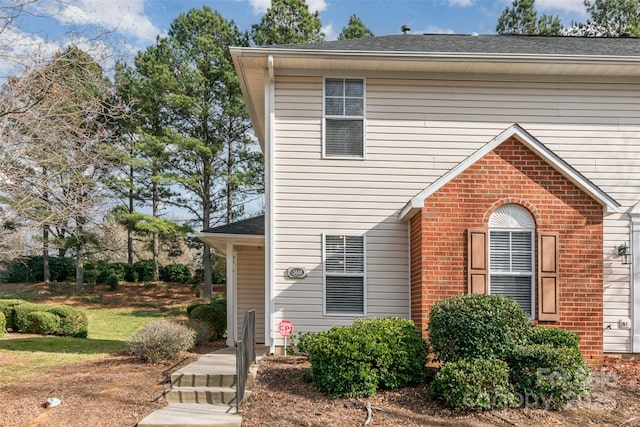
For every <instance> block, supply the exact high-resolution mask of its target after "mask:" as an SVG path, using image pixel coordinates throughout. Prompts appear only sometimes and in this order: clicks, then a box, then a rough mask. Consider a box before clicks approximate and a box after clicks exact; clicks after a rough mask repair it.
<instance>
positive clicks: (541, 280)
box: [538, 232, 559, 321]
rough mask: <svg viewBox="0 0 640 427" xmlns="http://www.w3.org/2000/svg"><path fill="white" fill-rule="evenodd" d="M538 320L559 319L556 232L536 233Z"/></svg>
mask: <svg viewBox="0 0 640 427" xmlns="http://www.w3.org/2000/svg"><path fill="white" fill-rule="evenodd" d="M538 320H545V321H556V320H559V307H558V233H550V232H540V233H538Z"/></svg>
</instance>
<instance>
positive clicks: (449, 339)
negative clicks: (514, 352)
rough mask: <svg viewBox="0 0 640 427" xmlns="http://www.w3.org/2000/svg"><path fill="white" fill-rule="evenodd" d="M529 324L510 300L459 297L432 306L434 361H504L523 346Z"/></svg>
mask: <svg viewBox="0 0 640 427" xmlns="http://www.w3.org/2000/svg"><path fill="white" fill-rule="evenodd" d="M530 329H531V323H530V321H529V319H527V315H526V314H525V313H524V312H523V311H522V309H521V308H520V306H518V304H517V303H516V302H515V301H514V300H513V299H511V298H507V297H504V296H499V295H483V294H472V295H459V296H455V297H453V298H449V299H446V300H442V301H439V302H437V303H436V304H434V306H433V307H432V308H431V313H430V316H429V326H428V336H429V338H428V339H429V344H430V345H431V350H432V352H433V353H434V354H435V357H436V359H437V360H439V361H441V362H454V361H457V360H461V359H467V360H471V359H494V358H498V359H500V358H503V357H504V356H505V354H506V353H507V352H508V351H509V350H511V349H513V348H514V347H515V346H517V345H524V344H526V339H527V337H528V335H529V331H530Z"/></svg>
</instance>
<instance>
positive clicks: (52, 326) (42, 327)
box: [26, 311, 60, 335]
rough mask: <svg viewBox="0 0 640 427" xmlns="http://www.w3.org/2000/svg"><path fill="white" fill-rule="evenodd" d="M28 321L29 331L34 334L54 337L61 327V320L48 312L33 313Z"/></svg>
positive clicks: (28, 316)
mask: <svg viewBox="0 0 640 427" xmlns="http://www.w3.org/2000/svg"><path fill="white" fill-rule="evenodd" d="M26 320H27V329H28V330H29V332H31V333H33V334H40V335H54V334H56V333H57V332H58V330H59V327H60V318H59V317H58V316H56V315H55V314H53V313H50V312H48V311H32V312H30V313H28V314H27V315H26Z"/></svg>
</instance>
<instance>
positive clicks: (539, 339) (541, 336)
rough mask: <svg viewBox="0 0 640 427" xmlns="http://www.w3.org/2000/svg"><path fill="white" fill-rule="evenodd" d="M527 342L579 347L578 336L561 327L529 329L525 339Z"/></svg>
mask: <svg viewBox="0 0 640 427" xmlns="http://www.w3.org/2000/svg"><path fill="white" fill-rule="evenodd" d="M527 341H528V342H529V344H549V345H551V346H553V347H555V348H562V347H570V348H575V349H576V350H579V349H580V336H579V335H578V334H576V333H575V332H570V331H567V330H566V329H561V328H543V327H536V328H533V329H531V333H530V334H529V337H528V339H527Z"/></svg>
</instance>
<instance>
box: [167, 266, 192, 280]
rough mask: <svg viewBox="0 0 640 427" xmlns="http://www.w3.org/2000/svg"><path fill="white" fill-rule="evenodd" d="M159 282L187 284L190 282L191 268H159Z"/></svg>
mask: <svg viewBox="0 0 640 427" xmlns="http://www.w3.org/2000/svg"><path fill="white" fill-rule="evenodd" d="M160 280H162V281H164V282H175V283H187V282H189V280H191V268H190V267H189V266H188V265H185V264H169V265H163V266H162V267H160Z"/></svg>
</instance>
